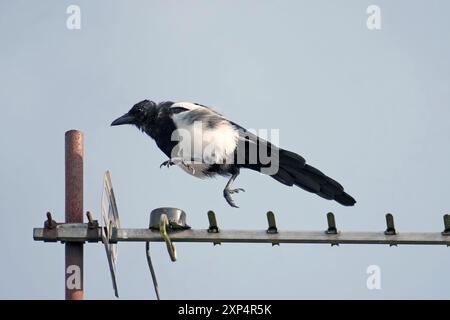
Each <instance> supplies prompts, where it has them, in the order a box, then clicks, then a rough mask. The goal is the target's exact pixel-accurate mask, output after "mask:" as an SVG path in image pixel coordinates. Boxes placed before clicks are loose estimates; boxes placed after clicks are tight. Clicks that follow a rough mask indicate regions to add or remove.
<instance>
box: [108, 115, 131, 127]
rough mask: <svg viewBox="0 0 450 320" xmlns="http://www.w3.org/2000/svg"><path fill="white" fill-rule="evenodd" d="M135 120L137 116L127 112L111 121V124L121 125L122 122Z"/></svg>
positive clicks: (128, 122)
mask: <svg viewBox="0 0 450 320" xmlns="http://www.w3.org/2000/svg"><path fill="white" fill-rule="evenodd" d="M134 121H135V118H134V117H133V116H132V115H129V114H128V113H126V114H124V115H123V116H121V117H119V118H117V119H116V120H114V121H113V122H112V123H111V126H120V125H121V124H133V123H134Z"/></svg>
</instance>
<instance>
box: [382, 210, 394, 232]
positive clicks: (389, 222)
mask: <svg viewBox="0 0 450 320" xmlns="http://www.w3.org/2000/svg"><path fill="white" fill-rule="evenodd" d="M384 234H385V235H387V236H393V235H395V234H397V231H396V230H395V225H394V216H393V215H392V214H390V213H388V214H387V215H386V231H384Z"/></svg>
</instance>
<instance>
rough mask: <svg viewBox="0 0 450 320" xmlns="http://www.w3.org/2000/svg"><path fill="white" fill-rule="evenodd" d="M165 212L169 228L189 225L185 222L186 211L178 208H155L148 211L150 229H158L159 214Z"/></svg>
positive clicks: (182, 228)
mask: <svg viewBox="0 0 450 320" xmlns="http://www.w3.org/2000/svg"><path fill="white" fill-rule="evenodd" d="M162 214H166V215H167V218H168V219H169V228H170V229H171V230H184V229H190V228H191V227H190V226H188V225H187V224H186V213H185V212H184V211H183V210H181V209H178V208H170V207H164V208H157V209H154V210H152V212H151V213H150V229H156V230H159V221H160V219H161V215H162Z"/></svg>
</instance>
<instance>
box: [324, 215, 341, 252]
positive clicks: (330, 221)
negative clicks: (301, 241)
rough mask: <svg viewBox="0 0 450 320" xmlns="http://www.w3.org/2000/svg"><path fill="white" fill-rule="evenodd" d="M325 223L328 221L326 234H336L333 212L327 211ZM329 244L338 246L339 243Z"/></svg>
mask: <svg viewBox="0 0 450 320" xmlns="http://www.w3.org/2000/svg"><path fill="white" fill-rule="evenodd" d="M327 223H328V229H327V230H325V233H326V234H329V235H333V234H338V233H339V232H338V230H337V228H336V220H335V219H334V214H333V212H328V213H327ZM331 246H339V243H337V242H336V243H332V244H331Z"/></svg>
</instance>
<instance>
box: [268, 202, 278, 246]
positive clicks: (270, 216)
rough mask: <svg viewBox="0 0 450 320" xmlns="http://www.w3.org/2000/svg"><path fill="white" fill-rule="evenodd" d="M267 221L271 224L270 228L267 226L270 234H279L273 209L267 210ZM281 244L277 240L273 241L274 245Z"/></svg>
mask: <svg viewBox="0 0 450 320" xmlns="http://www.w3.org/2000/svg"><path fill="white" fill-rule="evenodd" d="M267 223H268V224H269V228H267V230H266V232H267V233H268V234H277V233H278V228H277V223H276V221H275V215H274V213H273V212H272V211H268V212H267ZM279 245H280V243H279V242H277V241H274V242H272V247H273V246H279Z"/></svg>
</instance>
